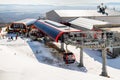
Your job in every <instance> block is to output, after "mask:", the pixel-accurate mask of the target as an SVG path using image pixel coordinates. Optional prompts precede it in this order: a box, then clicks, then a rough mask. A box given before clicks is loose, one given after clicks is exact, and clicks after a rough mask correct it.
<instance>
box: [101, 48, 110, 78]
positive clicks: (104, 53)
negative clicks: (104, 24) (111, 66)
mask: <svg viewBox="0 0 120 80" xmlns="http://www.w3.org/2000/svg"><path fill="white" fill-rule="evenodd" d="M101 76H105V77H109V76H108V74H107V68H106V51H105V49H102V72H101Z"/></svg>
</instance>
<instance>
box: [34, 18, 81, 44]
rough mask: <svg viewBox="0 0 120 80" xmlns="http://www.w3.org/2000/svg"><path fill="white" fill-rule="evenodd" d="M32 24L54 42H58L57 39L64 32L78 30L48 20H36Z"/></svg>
mask: <svg viewBox="0 0 120 80" xmlns="http://www.w3.org/2000/svg"><path fill="white" fill-rule="evenodd" d="M34 25H35V26H36V27H37V28H38V29H40V30H41V31H43V32H44V33H45V34H47V35H48V36H49V37H51V38H52V39H54V40H55V41H56V42H58V39H59V38H60V37H61V36H62V35H63V34H64V33H66V32H77V31H80V30H77V29H74V28H69V27H68V26H65V25H62V24H60V23H57V22H54V21H50V20H38V21H36V22H35V23H34Z"/></svg>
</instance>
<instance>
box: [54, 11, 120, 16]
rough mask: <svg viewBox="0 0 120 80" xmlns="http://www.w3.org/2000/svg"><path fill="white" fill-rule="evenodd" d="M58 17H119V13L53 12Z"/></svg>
mask: <svg viewBox="0 0 120 80" xmlns="http://www.w3.org/2000/svg"><path fill="white" fill-rule="evenodd" d="M55 12H56V13H57V14H58V15H59V16H60V17H90V16H120V12H118V11H115V10H106V13H108V15H106V14H102V13H99V12H98V11H97V10H55Z"/></svg>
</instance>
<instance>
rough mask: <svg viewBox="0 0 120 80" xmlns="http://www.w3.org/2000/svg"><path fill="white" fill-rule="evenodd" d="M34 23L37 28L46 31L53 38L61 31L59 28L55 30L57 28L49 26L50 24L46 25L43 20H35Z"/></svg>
mask: <svg viewBox="0 0 120 80" xmlns="http://www.w3.org/2000/svg"><path fill="white" fill-rule="evenodd" d="M34 25H35V26H36V27H37V28H38V29H40V30H42V31H43V32H44V33H46V34H47V35H48V36H50V37H52V38H53V39H56V38H57V36H58V35H59V33H60V32H61V31H59V30H57V29H55V28H53V27H51V26H49V25H47V24H45V23H43V22H40V21H36V22H35V23H34Z"/></svg>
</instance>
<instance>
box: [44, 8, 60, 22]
mask: <svg viewBox="0 0 120 80" xmlns="http://www.w3.org/2000/svg"><path fill="white" fill-rule="evenodd" d="M46 19H49V20H52V21H56V22H61V21H62V19H61V17H60V16H59V15H58V14H57V13H56V12H55V11H54V10H52V11H49V12H47V13H46Z"/></svg>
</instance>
